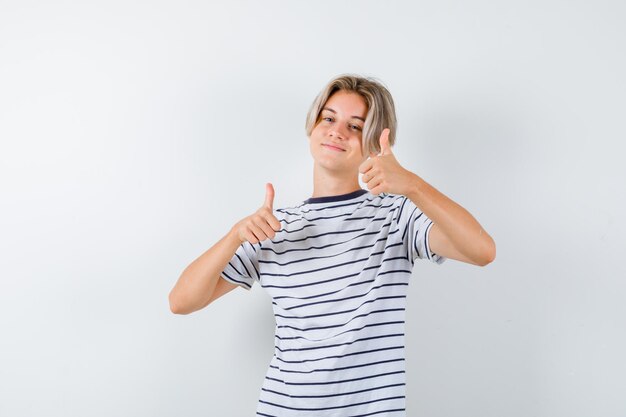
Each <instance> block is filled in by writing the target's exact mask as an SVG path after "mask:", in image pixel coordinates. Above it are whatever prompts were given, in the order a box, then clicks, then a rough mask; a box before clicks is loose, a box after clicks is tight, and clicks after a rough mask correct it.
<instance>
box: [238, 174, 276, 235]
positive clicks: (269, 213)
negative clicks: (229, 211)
mask: <svg viewBox="0 0 626 417" xmlns="http://www.w3.org/2000/svg"><path fill="white" fill-rule="evenodd" d="M273 204H274V187H273V186H272V184H271V183H269V182H268V183H267V184H265V203H263V205H262V206H261V208H260V209H258V210H257V211H256V212H255V213H254V214H252V215H250V216H248V217H245V218H244V219H242V220H240V221H239V222H238V223H237V224H235V226H234V228H235V230H236V231H237V237H238V238H239V240H240V241H241V243H243V242H245V241H248V242H250V243H259V242H261V241H263V240H265V239H268V238H269V239H272V238H273V237H274V236H275V235H276V233H275V232H278V231H280V228H281V226H280V222H279V221H278V219H277V218H276V217H275V216H274V213H273Z"/></svg>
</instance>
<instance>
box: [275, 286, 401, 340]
mask: <svg viewBox="0 0 626 417" xmlns="http://www.w3.org/2000/svg"><path fill="white" fill-rule="evenodd" d="M394 298H406V294H405V295H393V296H387V297H379V298H377V299H375V300H369V301H366V302H364V303H363V304H361V306H363V305H365V304H369V303H373V302H375V301H378V300H390V299H394ZM361 306H359V307H361ZM401 310H404V308H402V309H401ZM379 311H384V310H375V311H370V312H369V313H367V314H359V315H358V316H354V317H352V318H351V319H350V320H348V321H347V322H345V323H343V324H333V325H331V326H318V327H309V328H308V329H301V328H299V327H294V326H289V325H287V324H284V325H280V326H276V328H278V329H282V328H288V329H294V330H300V331H303V332H306V331H309V330H321V329H333V328H335V327H342V326H345V325H346V324H348V323H350V322H351V321H352V320H354V319H356V318H358V317H365V316H369V315H370V314H372V313H374V312H379ZM336 314H337V313H329V314H328V315H336ZM339 314H341V313H339ZM277 317H283V316H278V315H277Z"/></svg>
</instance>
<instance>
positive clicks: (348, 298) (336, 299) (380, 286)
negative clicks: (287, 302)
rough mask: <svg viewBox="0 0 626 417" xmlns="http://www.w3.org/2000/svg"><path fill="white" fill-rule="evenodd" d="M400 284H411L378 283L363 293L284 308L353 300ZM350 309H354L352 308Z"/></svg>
mask: <svg viewBox="0 0 626 417" xmlns="http://www.w3.org/2000/svg"><path fill="white" fill-rule="evenodd" d="M398 285H404V286H408V285H409V284H408V283H407V282H394V283H391V284H381V285H378V286H376V287H372V288H370V289H369V290H368V291H367V292H366V293H363V294H357V295H351V296H349V297H343V298H333V299H330V300H322V301H314V302H312V303H305V304H299V305H295V306H291V307H287V308H285V309H284V310H285V311H291V310H296V309H298V308H302V307H309V306H313V305H318V304H326V303H336V302H338V301H345V300H352V299H354V298H363V297H365V296H367V295H368V294H369V293H370V292H372V290H377V289H379V288H383V287H395V286H398ZM274 304H275V303H274ZM362 305H363V304H361V305H360V306H362ZM360 306H359V307H360ZM357 308H358V307H357ZM350 311H354V310H350Z"/></svg>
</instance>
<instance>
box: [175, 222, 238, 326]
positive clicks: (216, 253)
mask: <svg viewBox="0 0 626 417" xmlns="http://www.w3.org/2000/svg"><path fill="white" fill-rule="evenodd" d="M240 244H241V240H239V238H238V237H237V231H236V229H235V228H232V229H231V230H230V231H229V232H228V233H227V234H226V235H225V236H224V237H223V238H222V239H220V240H219V241H218V242H217V243H216V244H215V245H213V246H211V248H209V249H208V250H207V251H206V252H204V253H203V254H202V255H200V256H199V257H198V258H197V259H196V260H195V261H193V262H192V263H191V264H189V266H187V268H185V270H184V271H183V273H182V274H181V276H180V278H178V281H177V282H176V285H175V286H174V288H173V289H172V290H171V292H170V294H169V303H170V310H171V311H172V313H175V314H189V313H192V312H194V311H196V310H200V309H202V308H204V307H206V306H207V305H208V304H210V303H211V302H212V301H213V300H215V299H216V298H218V297H219V296H221V295H224V294H225V293H227V292H228V291H231V290H233V289H234V288H235V287H237V286H238V285H235V284H231V283H230V282H227V281H225V280H224V279H220V273H221V272H222V271H223V270H224V268H225V267H226V265H227V264H228V261H230V260H231V258H232V257H233V256H234V255H235V252H236V251H237V248H238V247H239V245H240Z"/></svg>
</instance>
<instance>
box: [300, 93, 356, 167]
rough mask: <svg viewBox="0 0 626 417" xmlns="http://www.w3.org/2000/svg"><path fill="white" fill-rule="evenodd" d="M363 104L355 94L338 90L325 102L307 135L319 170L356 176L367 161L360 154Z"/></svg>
mask: <svg viewBox="0 0 626 417" xmlns="http://www.w3.org/2000/svg"><path fill="white" fill-rule="evenodd" d="M366 116H367V103H366V102H365V99H364V98H363V97H362V96H361V95H360V94H358V93H355V92H352V91H346V90H339V91H337V92H335V93H333V95H331V96H330V98H329V99H328V100H327V101H326V104H325V105H324V106H323V108H322V111H321V112H320V116H319V118H318V121H317V124H316V125H315V127H314V128H313V130H312V131H311V136H310V137H309V145H310V148H311V155H312V156H313V159H314V160H315V162H316V164H318V165H319V167H321V168H324V169H326V170H328V171H334V172H341V173H346V174H353V175H354V176H358V170H359V165H361V163H362V162H363V161H364V160H365V159H367V156H364V155H363V152H362V134H363V125H364V123H365V117H366Z"/></svg>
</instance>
